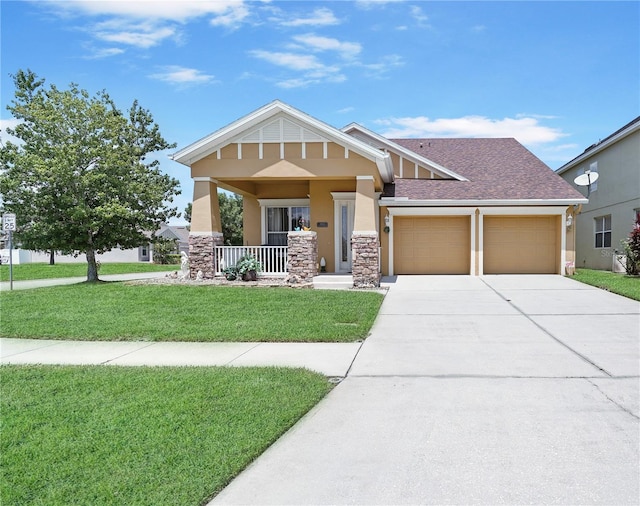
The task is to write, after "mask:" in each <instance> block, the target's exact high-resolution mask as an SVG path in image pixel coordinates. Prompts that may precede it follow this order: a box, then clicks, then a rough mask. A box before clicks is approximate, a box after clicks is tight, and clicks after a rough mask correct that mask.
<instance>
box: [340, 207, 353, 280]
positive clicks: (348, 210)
mask: <svg viewBox="0 0 640 506" xmlns="http://www.w3.org/2000/svg"><path fill="white" fill-rule="evenodd" d="M335 211H336V271H338V272H351V235H352V234H353V220H354V211H355V201H353V200H339V201H336V202H335Z"/></svg>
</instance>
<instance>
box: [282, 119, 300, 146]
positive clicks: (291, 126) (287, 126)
mask: <svg viewBox="0 0 640 506" xmlns="http://www.w3.org/2000/svg"><path fill="white" fill-rule="evenodd" d="M282 123H283V126H284V128H283V134H284V141H285V142H287V141H301V140H302V128H300V127H299V126H298V125H296V124H295V123H291V122H290V121H286V120H284V121H283V122H282Z"/></svg>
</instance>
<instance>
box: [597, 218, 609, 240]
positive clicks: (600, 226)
mask: <svg viewBox="0 0 640 506" xmlns="http://www.w3.org/2000/svg"><path fill="white" fill-rule="evenodd" d="M595 222H596V248H610V247H611V215H608V216H600V217H599V218H596V219H595Z"/></svg>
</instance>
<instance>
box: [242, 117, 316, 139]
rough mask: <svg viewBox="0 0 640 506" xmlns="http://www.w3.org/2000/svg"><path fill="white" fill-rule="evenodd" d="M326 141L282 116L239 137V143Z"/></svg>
mask: <svg viewBox="0 0 640 506" xmlns="http://www.w3.org/2000/svg"><path fill="white" fill-rule="evenodd" d="M324 141H327V139H325V138H324V137H322V136H321V135H318V134H316V133H314V132H312V131H311V130H307V129H306V128H303V127H302V126H300V125H297V124H296V123H294V122H293V121H289V120H287V119H284V118H279V119H276V120H275V121H272V122H271V123H267V124H266V125H264V126H262V127H261V128H258V129H257V130H254V131H253V132H249V133H248V134H246V135H244V136H243V137H241V138H240V142H241V143H248V142H272V143H273V142H324Z"/></svg>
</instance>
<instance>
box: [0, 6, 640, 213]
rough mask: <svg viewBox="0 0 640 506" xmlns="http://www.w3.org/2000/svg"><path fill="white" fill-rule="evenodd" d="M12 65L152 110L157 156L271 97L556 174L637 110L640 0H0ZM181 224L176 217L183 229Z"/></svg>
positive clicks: (6, 55) (0, 93)
mask: <svg viewBox="0 0 640 506" xmlns="http://www.w3.org/2000/svg"><path fill="white" fill-rule="evenodd" d="M0 19H1V49H0V57H1V64H0V65H1V66H0V70H1V76H0V106H1V107H0V127H1V131H0V136H1V138H2V139H3V140H6V139H7V138H8V135H7V133H6V131H5V129H6V128H7V127H11V126H12V125H15V120H14V119H13V118H12V117H11V114H10V112H9V111H7V109H6V106H7V104H9V103H10V102H11V100H12V98H13V94H14V91H15V89H14V85H13V80H12V78H11V74H15V73H16V72H17V71H18V70H20V69H23V70H26V69H31V70H32V71H33V72H35V73H36V74H37V75H38V76H39V77H41V78H44V79H45V80H46V83H47V84H55V85H56V86H57V87H58V88H63V89H65V88H67V87H68V86H69V84H70V83H72V82H73V83H77V84H78V85H79V86H80V88H83V89H85V90H87V91H88V92H89V93H90V94H91V95H93V94H95V93H97V92H98V91H100V90H106V91H107V92H108V93H109V95H110V96H111V97H112V98H113V99H114V100H115V102H116V104H117V106H118V108H120V109H121V110H126V109H128V108H129V107H130V106H131V104H132V103H133V101H134V100H136V99H137V100H138V101H139V103H140V105H141V106H142V107H144V108H146V109H148V110H149V111H150V112H151V114H152V115H153V117H154V119H155V121H156V122H157V123H158V125H159V127H160V131H161V133H162V135H163V136H164V138H165V139H167V140H168V141H169V142H175V143H177V148H176V149H173V150H170V152H165V153H159V154H158V155H157V156H158V158H159V160H160V161H161V168H162V170H163V171H164V172H166V173H168V174H170V175H171V176H173V177H175V178H177V179H178V180H180V183H181V189H182V194H181V195H180V196H179V197H178V198H177V199H176V201H175V204H176V205H177V207H178V210H179V211H182V210H184V208H185V207H186V205H187V203H189V202H190V201H191V198H192V191H193V183H192V182H191V178H190V175H189V168H188V167H185V166H183V165H180V164H178V163H176V162H173V161H172V160H170V159H169V156H168V155H169V154H170V153H171V152H175V151H177V150H178V149H181V148H184V147H185V146H187V145H189V144H191V143H192V142H195V141H197V140H198V139H200V138H202V137H205V136H206V135H208V134H210V133H212V132H214V131H216V130H218V129H219V128H222V127H224V126H226V125H228V124H229V123H231V122H233V121H235V120H236V119H239V118H241V117H243V116H245V115H246V114H248V113H250V112H252V111H254V110H255V109H258V108H260V107H262V106H263V105H265V104H267V103H269V102H271V101H273V100H275V99H279V100H281V101H283V102H286V103H288V104H289V105H291V106H293V107H296V108H298V109H300V110H302V111H303V112H305V113H307V114H310V115H311V116H313V117H315V118H317V119H319V120H321V121H324V122H326V123H328V124H330V125H332V126H334V127H336V128H341V127H343V126H345V125H348V124H350V123H352V122H356V123H359V124H361V125H363V126H365V127H366V128H368V129H370V130H373V131H374V132H377V133H378V134H380V135H383V136H385V137H394V138H399V137H515V138H516V139H517V140H518V141H520V142H521V143H522V144H524V145H525V146H526V147H527V148H528V149H529V150H530V151H532V152H533V153H534V154H535V155H536V156H538V158H540V159H541V160H542V161H543V162H545V163H546V164H547V165H548V166H549V167H551V168H552V169H554V170H556V169H558V168H559V167H561V166H562V165H563V164H565V163H566V162H568V161H569V160H571V159H573V158H575V157H576V156H578V155H579V154H580V153H582V152H583V151H584V150H585V149H586V148H587V147H588V146H590V145H592V144H594V143H595V142H598V140H600V139H603V138H605V137H607V136H608V135H610V134H611V133H613V132H614V131H616V130H617V129H619V128H620V127H622V126H624V125H625V124H627V123H628V122H629V121H631V120H632V119H634V118H635V117H637V116H638V115H640V2H637V1H629V2H615V1H603V2H599V1H532V2H527V1H492V2H487V1H470V2H465V1H444V2H437V1H405V0H393V1H386V0H377V1H374V0H360V1H357V0H353V1H324V2H316V1H277V0H272V1H266V0H265V1H246V0H244V1H243V0H212V1H208V0H182V1H179V0H173V1H158V0H127V1H122V0H78V1H76V0H50V1H44V0H40V1H30V0H1V3H0ZM181 221H182V220H177V221H176V222H175V223H176V224H177V223H179V222H181Z"/></svg>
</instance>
